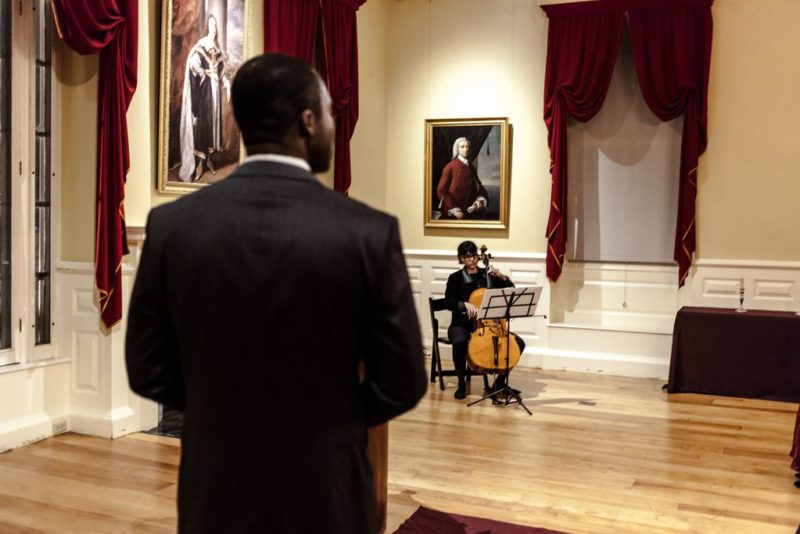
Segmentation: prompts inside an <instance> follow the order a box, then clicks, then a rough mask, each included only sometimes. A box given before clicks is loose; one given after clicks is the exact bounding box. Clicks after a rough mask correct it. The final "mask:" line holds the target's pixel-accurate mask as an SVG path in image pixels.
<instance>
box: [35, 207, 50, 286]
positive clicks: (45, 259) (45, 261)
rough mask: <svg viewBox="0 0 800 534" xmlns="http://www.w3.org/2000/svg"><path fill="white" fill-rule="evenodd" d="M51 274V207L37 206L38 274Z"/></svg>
mask: <svg viewBox="0 0 800 534" xmlns="http://www.w3.org/2000/svg"><path fill="white" fill-rule="evenodd" d="M49 273H50V206H36V274H37V275H41V274H49Z"/></svg>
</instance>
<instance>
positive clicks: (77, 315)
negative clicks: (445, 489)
mask: <svg viewBox="0 0 800 534" xmlns="http://www.w3.org/2000/svg"><path fill="white" fill-rule="evenodd" d="M132 234H133V237H132V238H131V242H130V245H131V252H132V253H131V255H129V256H128V257H126V259H125V262H124V264H123V291H124V299H123V308H124V311H125V313H127V306H128V296H129V294H130V290H131V287H132V284H133V279H134V274H135V270H136V266H137V261H138V258H139V254H140V250H141V242H142V237H143V236H142V235H141V231H139V232H138V233H137V232H132ZM405 253H406V262H407V265H408V273H409V276H410V278H411V286H412V291H413V294H414V300H415V302H416V305H417V311H418V313H419V318H420V322H421V325H420V326H421V328H422V333H423V338H424V340H425V343H426V345H427V347H428V348H429V347H430V342H431V337H432V332H431V326H430V324H431V323H430V311H429V307H428V298H430V297H433V298H439V297H441V296H443V295H444V290H445V285H446V282H447V277H448V276H449V275H450V274H451V273H452V272H453V271H455V270H456V269H458V268H459V265H458V263H457V261H456V259H455V256H454V254H453V252H452V251H449V250H448V251H442V250H406V251H405ZM494 256H495V259H494V261H493V264H494V266H495V267H497V268H498V269H500V270H501V271H503V272H505V273H507V274H508V275H509V276H511V278H512V279H513V280H514V282H515V283H516V284H517V285H518V286H522V285H541V286H543V288H544V290H543V293H542V297H541V300H540V304H539V309H538V310H537V316H536V317H533V318H527V319H518V320H514V321H512V325H511V327H512V330H513V331H514V332H515V333H517V334H518V335H520V336H522V337H523V339H524V340H525V343H526V349H525V353H524V354H523V356H522V358H521V360H520V365H521V366H525V367H537V368H545V369H561V370H569V371H582V372H598V373H607V374H616V375H622V376H632V377H658V378H661V379H666V377H667V375H668V369H669V357H670V351H671V344H672V336H671V333H672V324H673V322H674V319H675V313H676V311H677V310H678V309H679V308H680V307H681V306H684V305H688V306H711V307H723V308H734V307H736V305H737V304H738V294H739V281H740V278H743V279H744V280H743V281H744V288H745V301H744V305H745V307H747V308H752V309H769V310H784V311H798V310H800V262H760V261H755V260H753V261H747V260H740V261H729V260H701V261H698V262H697V263H696V265H695V266H694V267H693V268H692V272H691V273H690V276H689V278H688V279H687V284H686V286H685V287H684V288H683V289H681V290H678V288H677V268H676V267H674V266H669V265H664V266H651V265H625V264H589V263H569V264H567V265H566V266H565V269H564V272H563V273H562V275H561V278H560V280H559V281H558V283H557V284H550V283H549V281H548V280H547V278H546V274H545V258H544V255H542V254H524V253H504V252H495V253H494ZM56 277H57V278H56V280H57V282H56V291H57V292H58V298H57V299H56V302H58V309H57V310H56V311H55V315H56V317H57V321H56V325H57V328H58V329H59V331H58V337H57V339H58V340H59V346H58V348H57V356H58V358H59V359H58V360H56V361H51V362H43V363H41V364H37V365H36V366H34V367H35V368H32V369H28V370H20V371H17V372H14V373H9V372H6V373H5V374H4V373H0V386H2V387H3V388H4V389H6V388H22V389H20V391H30V387H32V386H31V385H30V384H32V383H34V382H35V384H34V386H35V387H37V388H38V387H40V386H37V385H36V384H39V383H41V384H40V385H41V387H40V389H41V390H42V395H41V396H40V397H41V398H42V399H43V400H42V403H41V406H38V405H37V406H23V405H20V406H18V407H12V406H6V409H5V410H0V450H2V448H3V447H6V448H9V447H15V446H19V445H22V444H24V443H26V442H30V441H33V440H36V439H41V438H43V437H47V436H48V435H53V434H54V433H58V432H62V431H65V430H67V429H69V430H72V431H74V432H81V433H87V434H92V435H98V436H105V437H117V436H121V435H124V434H127V433H129V432H135V431H138V430H142V429H147V428H151V427H153V426H155V425H156V424H157V423H158V407H157V405H156V404H155V403H152V402H150V401H147V400H144V399H141V398H140V397H138V396H136V395H135V394H133V393H132V392H131V391H130V389H129V388H128V385H127V373H126V371H125V362H124V338H125V328H124V321H125V316H123V322H122V323H121V324H120V325H117V326H116V327H114V328H113V329H112V330H111V331H110V332H108V331H105V330H104V329H103V328H102V326H101V325H100V322H99V319H98V313H97V301H96V298H95V294H94V268H93V266H92V264H90V263H69V262H62V263H61V264H59V266H58V270H57V273H56ZM545 315H546V316H547V317H545ZM439 318H440V327H441V330H440V334H442V335H444V334H445V332H446V329H447V325H448V323H449V313H448V312H441V313H440V317H439ZM444 349H445V352H444V354H443V356H444V358H445V359H446V360H449V358H450V353H449V352H447V348H446V347H444ZM67 370H68V371H67ZM6 375H7V376H6ZM12 375H15V376H12ZM23 377H24V380H23ZM23 381H24V382H26V383H27V385H26V386H25V387H23V385H24V384H22V382H23ZM48 392H49V393H48ZM67 396H68V399H69V400H68V402H67V400H66V398H67ZM27 397H28V395H21V396H20V398H27ZM53 406H56V407H57V408H56V409H55V410H53V409H52V407H53ZM12 408H13V410H12ZM17 408H18V409H17ZM10 410H11V411H13V412H14V413H11V411H10ZM4 414H5V415H4ZM48 414H49V415H48ZM12 416H13V417H12Z"/></svg>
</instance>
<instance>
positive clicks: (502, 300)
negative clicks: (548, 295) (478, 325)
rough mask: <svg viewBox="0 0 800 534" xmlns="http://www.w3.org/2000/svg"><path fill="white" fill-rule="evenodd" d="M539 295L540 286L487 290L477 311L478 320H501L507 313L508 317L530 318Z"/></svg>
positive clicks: (537, 302)
mask: <svg viewBox="0 0 800 534" xmlns="http://www.w3.org/2000/svg"><path fill="white" fill-rule="evenodd" d="M541 294H542V286H530V287H504V288H499V289H487V290H486V293H484V294H483V300H482V301H481V307H480V308H479V309H478V319H503V318H505V317H506V312H507V311H508V312H509V317H513V318H516V317H530V316H531V315H533V314H534V312H535V311H536V306H537V305H538V304H539V297H540V296H541ZM509 303H510V304H511V308H510V310H509Z"/></svg>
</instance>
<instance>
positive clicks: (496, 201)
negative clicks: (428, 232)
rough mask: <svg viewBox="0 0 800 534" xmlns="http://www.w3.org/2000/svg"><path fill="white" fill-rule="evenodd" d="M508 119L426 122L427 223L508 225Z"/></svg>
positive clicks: (441, 224)
mask: <svg viewBox="0 0 800 534" xmlns="http://www.w3.org/2000/svg"><path fill="white" fill-rule="evenodd" d="M509 145H510V139H509V124H508V119H507V118H490V119H428V120H426V121H425V206H424V211H425V226H426V227H440V228H469V229H474V228H491V229H506V228H508V202H509V154H510V152H509V150H510V146H509Z"/></svg>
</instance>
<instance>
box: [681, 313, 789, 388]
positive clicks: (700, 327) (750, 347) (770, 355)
mask: <svg viewBox="0 0 800 534" xmlns="http://www.w3.org/2000/svg"><path fill="white" fill-rule="evenodd" d="M667 391H669V392H670V393H706V394H711V395H725V396H731V397H746V398H754V399H771V400H782V401H791V402H800V316H798V315H795V314H794V313H791V312H773V311H762V310H753V311H747V312H745V313H736V312H735V311H734V310H732V309H725V308H693V307H684V308H681V309H680V310H679V311H678V314H677V316H676V317H675V329H674V331H673V336H672V359H671V361H670V367H669V383H668V385H667Z"/></svg>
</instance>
